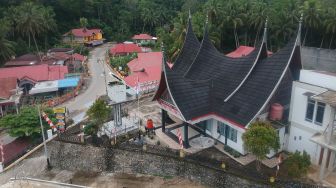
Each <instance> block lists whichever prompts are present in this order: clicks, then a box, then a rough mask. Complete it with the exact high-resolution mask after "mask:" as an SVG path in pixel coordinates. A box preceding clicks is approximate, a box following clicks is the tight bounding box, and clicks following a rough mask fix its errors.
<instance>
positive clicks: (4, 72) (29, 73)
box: [0, 64, 68, 82]
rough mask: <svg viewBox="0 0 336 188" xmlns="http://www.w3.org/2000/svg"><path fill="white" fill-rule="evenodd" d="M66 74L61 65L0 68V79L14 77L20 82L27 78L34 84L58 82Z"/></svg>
mask: <svg viewBox="0 0 336 188" xmlns="http://www.w3.org/2000/svg"><path fill="white" fill-rule="evenodd" d="M67 73H68V68H67V67H66V66H61V65H46V64H43V65H35V66H21V67H10V68H0V78H7V77H15V78H18V79H19V80H21V79H22V78H26V77H27V78H29V79H31V80H34V81H36V82H39V81H47V80H59V79H63V78H64V74H67Z"/></svg>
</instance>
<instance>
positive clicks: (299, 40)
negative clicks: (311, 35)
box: [296, 13, 303, 46]
mask: <svg viewBox="0 0 336 188" xmlns="http://www.w3.org/2000/svg"><path fill="white" fill-rule="evenodd" d="M302 22H303V13H301V16H300V21H299V30H298V34H297V37H296V44H297V45H299V46H301V31H302Z"/></svg>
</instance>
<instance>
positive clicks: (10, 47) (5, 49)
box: [0, 19, 15, 65]
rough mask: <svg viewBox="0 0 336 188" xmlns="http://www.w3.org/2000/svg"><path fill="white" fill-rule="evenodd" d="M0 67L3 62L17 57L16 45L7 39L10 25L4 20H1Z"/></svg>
mask: <svg viewBox="0 0 336 188" xmlns="http://www.w3.org/2000/svg"><path fill="white" fill-rule="evenodd" d="M0 25H1V27H0V65H1V62H4V61H6V60H8V59H9V58H10V57H11V56H13V55H15V49H14V45H15V43H14V42H12V41H10V40H8V39H7V35H8V32H9V30H10V29H9V24H8V22H7V21H5V20H4V19H2V20H0Z"/></svg>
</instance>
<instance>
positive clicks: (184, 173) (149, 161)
mask: <svg viewBox="0 0 336 188" xmlns="http://www.w3.org/2000/svg"><path fill="white" fill-rule="evenodd" d="M48 147H49V151H50V161H51V165H52V166H53V167H55V168H59V169H64V170H71V171H87V172H103V171H108V172H124V173H132V174H135V173H140V174H148V175H155V176H161V177H173V176H178V177H184V178H188V179H190V180H192V181H195V182H199V183H202V184H204V185H207V186H210V187H256V188H258V187H269V186H270V185H266V181H265V182H259V181H252V180H249V179H246V178H244V177H241V176H239V175H236V174H232V173H229V172H226V171H224V170H222V169H219V168H216V167H212V166H211V165H205V164H203V163H202V162H197V161H195V160H192V159H188V157H186V158H184V159H181V158H179V157H177V156H178V155H177V153H178V152H177V151H173V150H170V149H168V148H162V147H159V146H148V147H147V149H146V151H143V150H142V146H134V145H127V144H124V145H121V146H119V147H118V148H104V147H94V146H91V145H80V144H71V143H64V142H58V141H53V142H52V143H50V144H49V146H48ZM278 186H281V187H293V186H299V187H307V186H305V185H303V184H300V183H297V182H286V183H283V182H282V183H281V185H280V184H279V185H278ZM308 187H318V186H314V185H313V186H308Z"/></svg>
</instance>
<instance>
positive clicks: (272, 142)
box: [243, 121, 280, 171]
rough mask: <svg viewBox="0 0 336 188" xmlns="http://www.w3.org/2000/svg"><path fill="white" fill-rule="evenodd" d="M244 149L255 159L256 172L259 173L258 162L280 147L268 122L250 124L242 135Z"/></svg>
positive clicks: (275, 134) (277, 138)
mask: <svg viewBox="0 0 336 188" xmlns="http://www.w3.org/2000/svg"><path fill="white" fill-rule="evenodd" d="M243 141H244V145H245V147H246V149H247V150H248V151H249V152H251V153H252V154H254V155H255V156H256V158H257V170H258V171H260V161H261V160H263V159H264V158H265V157H266V155H267V154H268V153H269V152H270V151H271V150H274V151H277V150H278V149H279V147H280V144H279V136H278V134H277V132H276V131H275V129H274V128H273V127H272V126H271V124H270V123H269V122H264V121H257V122H254V123H252V124H251V125H250V126H249V128H248V129H247V131H246V132H245V133H244V134H243Z"/></svg>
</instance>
